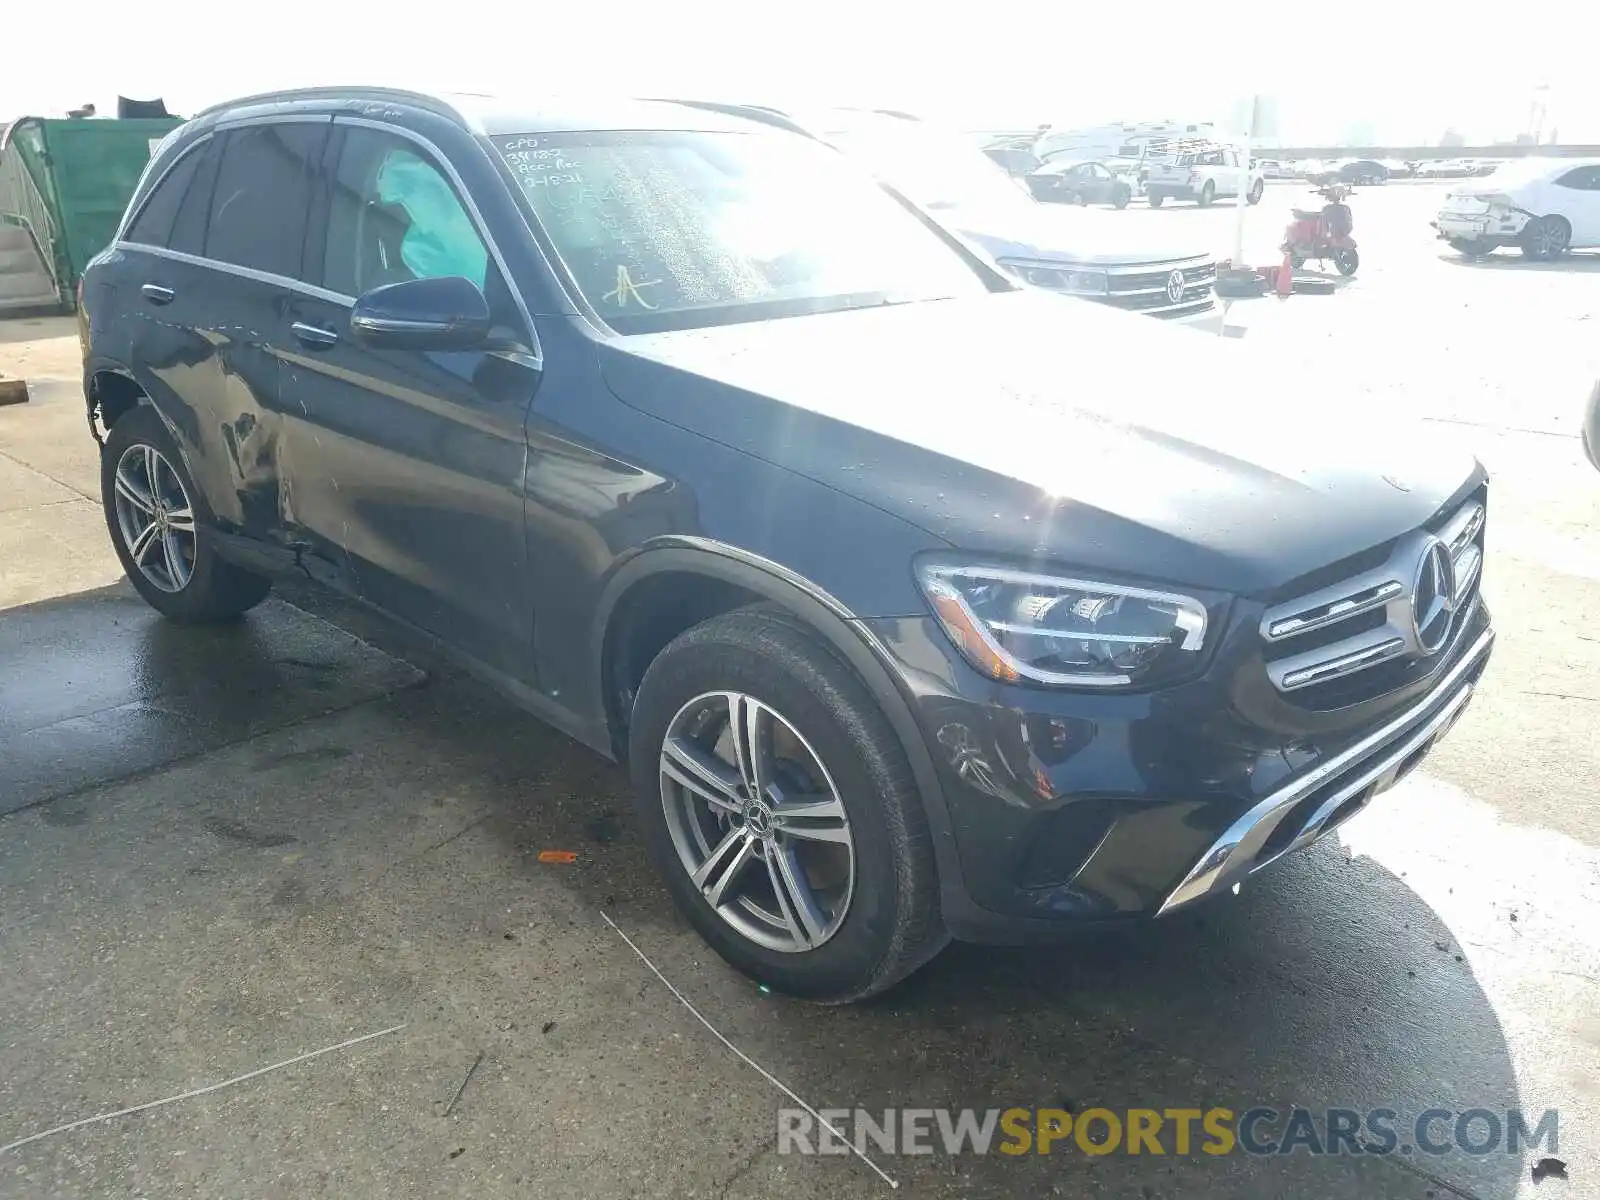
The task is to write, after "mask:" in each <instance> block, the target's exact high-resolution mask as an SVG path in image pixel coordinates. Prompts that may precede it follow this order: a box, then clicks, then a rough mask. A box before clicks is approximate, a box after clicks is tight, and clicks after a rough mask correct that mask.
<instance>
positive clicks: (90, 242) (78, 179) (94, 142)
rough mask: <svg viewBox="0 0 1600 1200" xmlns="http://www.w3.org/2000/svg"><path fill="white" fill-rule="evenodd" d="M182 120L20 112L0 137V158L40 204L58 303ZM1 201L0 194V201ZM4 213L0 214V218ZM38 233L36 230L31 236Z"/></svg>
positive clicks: (109, 234) (73, 288)
mask: <svg viewBox="0 0 1600 1200" xmlns="http://www.w3.org/2000/svg"><path fill="white" fill-rule="evenodd" d="M182 123H183V122H182V120H181V119H180V118H178V117H148V118H139V119H132V120H114V119H100V118H91V119H87V120H46V119H44V118H40V117H23V118H21V119H19V120H17V121H15V122H14V123H13V124H12V125H11V127H10V128H9V129H7V130H6V132H5V137H4V140H3V141H0V158H9V159H10V160H11V161H10V163H9V164H8V165H9V166H10V168H11V172H12V174H15V173H16V169H17V167H18V166H20V167H21V169H22V171H23V172H25V173H26V176H27V179H28V181H31V183H32V190H33V194H32V196H31V199H32V201H33V203H34V204H35V206H37V205H38V204H40V203H42V205H43V208H44V210H45V216H46V217H47V220H46V221H43V222H40V221H38V220H34V221H33V222H31V224H32V225H35V226H37V225H39V224H45V225H48V227H49V228H48V236H47V238H40V240H41V241H44V240H48V241H49V242H50V245H49V246H48V247H44V246H41V249H42V250H44V251H45V253H46V254H47V255H48V257H49V259H50V263H49V266H50V270H51V273H52V274H53V275H54V277H55V282H56V286H57V289H58V291H59V292H60V295H61V298H62V300H63V301H64V302H65V301H70V300H71V298H72V297H73V295H74V294H75V292H76V290H77V285H78V278H79V276H81V275H82V274H83V268H84V267H85V266H86V265H87V264H88V262H89V260H90V259H91V258H93V257H94V256H95V255H96V254H98V253H99V252H100V251H101V250H102V249H104V248H105V246H106V244H107V243H108V242H110V241H111V237H112V235H113V234H114V233H116V230H117V223H118V221H120V220H121V219H122V212H123V209H125V208H126V207H127V206H128V198H129V197H130V196H132V195H133V189H134V187H135V186H136V185H137V184H138V182H139V176H140V174H141V173H142V172H143V171H144V168H145V164H147V163H148V162H149V161H150V153H151V151H152V150H154V148H155V147H156V145H157V144H159V143H160V141H161V139H162V138H164V137H166V135H167V134H168V133H169V132H170V131H171V130H173V129H176V128H177V127H178V126H179V125H181V124H182ZM4 203H5V198H4V197H3V196H0V206H3V205H4ZM6 216H7V214H5V213H0V221H3V220H5V218H6ZM43 232H45V231H43V230H37V229H36V230H35V233H36V235H37V234H39V233H43Z"/></svg>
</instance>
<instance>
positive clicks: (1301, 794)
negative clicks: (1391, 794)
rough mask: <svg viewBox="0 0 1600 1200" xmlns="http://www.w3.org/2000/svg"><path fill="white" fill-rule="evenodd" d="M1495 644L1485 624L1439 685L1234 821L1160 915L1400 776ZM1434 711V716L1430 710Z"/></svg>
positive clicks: (1449, 717)
mask: <svg viewBox="0 0 1600 1200" xmlns="http://www.w3.org/2000/svg"><path fill="white" fill-rule="evenodd" d="M1493 644H1494V630H1492V629H1486V630H1484V631H1483V633H1482V634H1480V635H1479V636H1478V640H1477V641H1476V642H1474V643H1473V644H1472V648H1471V649H1470V650H1468V651H1467V652H1466V653H1465V654H1463V655H1462V656H1461V661H1460V662H1458V663H1456V665H1455V666H1453V667H1451V668H1450V671H1449V673H1448V674H1447V675H1446V676H1445V677H1444V678H1443V679H1442V680H1440V681H1439V684H1438V686H1436V687H1435V688H1434V689H1433V690H1432V691H1431V692H1429V693H1428V695H1427V696H1426V697H1424V698H1423V699H1422V700H1421V701H1420V702H1419V703H1417V704H1415V705H1413V706H1412V707H1411V708H1409V709H1407V710H1406V711H1405V712H1404V713H1402V714H1401V715H1400V716H1398V717H1396V718H1395V719H1394V720H1392V721H1390V722H1389V723H1388V724H1386V725H1384V726H1382V727H1381V728H1379V729H1377V730H1374V731H1373V732H1372V733H1370V734H1368V735H1367V736H1366V737H1364V738H1362V739H1361V740H1360V741H1359V742H1357V743H1356V744H1355V745H1354V746H1351V747H1350V748H1349V749H1348V750H1345V751H1343V752H1342V753H1340V754H1338V755H1335V756H1334V757H1333V758H1330V759H1329V760H1328V761H1327V762H1325V763H1323V764H1322V765H1321V766H1318V767H1315V768H1313V769H1312V770H1310V771H1307V772H1306V773H1305V774H1304V775H1301V776H1300V777H1299V778H1297V779H1295V780H1294V781H1293V782H1292V783H1289V784H1287V785H1286V786H1284V787H1282V788H1279V789H1278V790H1277V791H1276V792H1273V793H1272V795H1270V796H1268V797H1267V798H1266V799H1264V800H1262V801H1261V802H1260V803H1258V804H1256V805H1255V806H1254V807H1253V808H1251V809H1250V811H1248V812H1247V813H1245V814H1244V815H1243V816H1242V817H1240V818H1239V819H1238V820H1237V821H1235V822H1234V823H1233V824H1232V825H1230V826H1228V828H1227V829H1226V830H1225V831H1224V832H1223V834H1222V836H1221V837H1219V838H1218V839H1217V840H1216V841H1214V842H1213V843H1211V845H1210V847H1208V848H1207V850H1206V852H1205V853H1204V854H1202V855H1201V856H1200V861H1199V862H1197V863H1195V865H1194V866H1193V867H1192V868H1191V869H1190V871H1189V873H1188V874H1187V875H1185V876H1184V877H1183V881H1182V882H1181V883H1179V884H1178V886H1177V887H1175V888H1173V889H1172V892H1171V893H1170V894H1169V895H1168V896H1167V898H1166V899H1165V900H1164V901H1162V904H1161V908H1160V909H1159V910H1158V912H1157V914H1156V915H1157V916H1161V915H1164V914H1166V913H1169V912H1171V911H1172V910H1173V909H1176V908H1181V907H1183V906H1184V905H1185V904H1189V903H1191V902H1193V901H1195V900H1198V899H1200V898H1201V897H1202V896H1206V895H1210V894H1211V893H1212V892H1217V891H1220V890H1222V889H1223V888H1224V887H1229V886H1231V885H1232V884H1234V883H1235V882H1237V881H1238V880H1240V879H1242V878H1244V876H1246V875H1248V874H1250V873H1251V872H1252V871H1255V870H1258V869H1260V868H1261V867H1264V866H1266V865H1267V864H1268V863H1270V862H1274V861H1276V860H1277V859H1278V858H1281V857H1282V856H1283V855H1284V854H1287V853H1289V852H1290V851H1291V850H1297V849H1300V848H1301V847H1303V846H1306V845H1309V844H1310V843H1311V842H1312V841H1313V840H1315V839H1316V838H1318V837H1320V836H1321V835H1322V834H1323V833H1325V832H1327V830H1328V829H1329V828H1332V826H1331V825H1329V824H1328V822H1329V819H1330V818H1331V817H1332V816H1334V814H1335V813H1337V812H1338V810H1339V809H1340V807H1341V806H1343V805H1344V804H1345V803H1346V802H1347V801H1349V800H1350V799H1351V798H1352V797H1354V796H1357V795H1359V794H1360V793H1361V792H1362V790H1363V789H1365V788H1367V787H1370V786H1372V785H1373V784H1374V783H1376V784H1377V785H1378V787H1377V789H1376V791H1375V792H1374V795H1376V794H1377V791H1382V790H1383V789H1384V788H1385V787H1387V786H1388V785H1389V784H1391V783H1393V782H1394V781H1395V778H1396V777H1397V776H1398V774H1399V770H1400V768H1401V767H1402V766H1403V765H1404V764H1405V762H1406V760H1407V759H1409V758H1410V757H1411V756H1412V755H1413V754H1415V753H1416V752H1417V751H1418V750H1420V749H1422V748H1423V747H1424V746H1426V745H1427V744H1428V742H1429V741H1430V740H1431V739H1433V738H1436V737H1438V736H1439V735H1440V734H1441V733H1443V732H1444V731H1445V730H1446V729H1447V728H1448V727H1449V726H1450V725H1451V723H1453V722H1454V721H1455V719H1456V718H1457V717H1458V716H1460V715H1461V712H1462V710H1463V709H1464V708H1465V707H1466V705H1467V701H1468V700H1469V699H1471V697H1472V689H1473V686H1474V685H1473V684H1472V683H1465V684H1461V686H1460V687H1457V686H1456V685H1457V684H1458V683H1460V681H1461V679H1462V677H1463V676H1465V675H1467V674H1468V673H1470V672H1471V671H1472V670H1473V669H1474V668H1476V667H1477V666H1479V665H1480V664H1481V663H1482V662H1483V660H1484V658H1485V657H1486V656H1487V655H1488V653H1489V648H1490V646H1492V645H1493ZM1452 689H1454V690H1453V691H1452ZM1441 696H1445V697H1446V698H1445V700H1444V701H1443V703H1441V702H1440V697H1441ZM1430 713H1431V715H1427V714H1430ZM1396 739H1398V740H1396ZM1389 741H1394V745H1392V746H1390V747H1389V748H1388V749H1386V750H1384V751H1383V752H1382V754H1381V755H1379V756H1378V757H1377V758H1376V759H1375V760H1374V761H1372V762H1370V763H1367V764H1365V765H1362V759H1364V758H1366V757H1367V756H1368V755H1370V754H1372V753H1373V751H1374V750H1375V749H1376V748H1377V747H1379V746H1382V745H1383V744H1384V743H1385V742H1389ZM1352 768H1355V773H1354V774H1353V775H1352V776H1351V777H1350V779H1349V780H1348V781H1347V782H1346V783H1345V784H1344V785H1343V786H1341V787H1340V788H1339V790H1338V791H1336V792H1334V793H1333V795H1331V796H1329V797H1328V799H1327V800H1325V801H1324V802H1323V803H1322V804H1321V805H1320V806H1319V807H1318V808H1317V811H1316V812H1315V813H1314V814H1313V815H1312V817H1311V819H1310V820H1309V821H1308V822H1307V823H1306V827H1305V829H1304V830H1303V831H1302V832H1301V833H1300V834H1298V835H1296V837H1295V839H1294V841H1293V842H1291V843H1290V844H1289V845H1287V846H1285V847H1284V848H1283V850H1282V851H1281V852H1279V853H1277V854H1273V855H1271V856H1270V857H1268V858H1265V859H1261V860H1259V861H1258V860H1257V858H1256V855H1257V854H1258V853H1259V851H1260V850H1261V847H1262V845H1263V844H1264V843H1265V842H1266V841H1267V839H1268V838H1269V837H1271V836H1272V832H1273V830H1275V829H1276V828H1277V827H1278V823H1279V822H1280V821H1282V820H1283V819H1284V818H1285V817H1287V816H1288V815H1289V813H1290V811H1291V810H1292V809H1293V808H1294V806H1295V805H1297V804H1299V803H1300V802H1301V801H1302V800H1304V799H1305V798H1306V797H1307V796H1309V795H1310V794H1311V793H1312V792H1314V791H1316V790H1317V789H1318V788H1320V787H1323V786H1325V785H1326V784H1328V783H1329V782H1330V781H1333V780H1335V779H1337V778H1338V777H1339V776H1340V775H1341V774H1342V773H1344V772H1346V771H1349V770H1351V769H1352Z"/></svg>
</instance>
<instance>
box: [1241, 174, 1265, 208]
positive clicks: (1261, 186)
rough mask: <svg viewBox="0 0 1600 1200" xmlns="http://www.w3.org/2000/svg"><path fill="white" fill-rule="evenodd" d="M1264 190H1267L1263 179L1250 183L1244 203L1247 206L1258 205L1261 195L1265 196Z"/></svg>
mask: <svg viewBox="0 0 1600 1200" xmlns="http://www.w3.org/2000/svg"><path fill="white" fill-rule="evenodd" d="M1266 190H1267V183H1266V180H1264V179H1258V180H1256V181H1255V182H1254V183H1252V184H1251V185H1250V191H1249V193H1248V194H1247V195H1246V196H1245V202H1246V203H1247V204H1260V203H1261V197H1262V195H1264V194H1265V192H1266Z"/></svg>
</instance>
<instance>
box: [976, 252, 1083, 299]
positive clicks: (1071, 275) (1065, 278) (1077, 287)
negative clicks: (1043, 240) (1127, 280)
mask: <svg viewBox="0 0 1600 1200" xmlns="http://www.w3.org/2000/svg"><path fill="white" fill-rule="evenodd" d="M1000 265H1001V266H1002V267H1004V268H1005V269H1006V270H1008V271H1010V272H1011V273H1012V274H1013V275H1015V276H1016V277H1017V278H1018V279H1021V280H1025V281H1026V282H1028V283H1031V284H1033V285H1034V287H1042V288H1049V289H1050V290H1051V291H1053V292H1071V293H1072V294H1073V295H1076V296H1104V295H1105V294H1106V293H1107V292H1108V291H1109V290H1110V285H1109V284H1108V283H1107V282H1106V273H1105V272H1104V271H1073V270H1069V269H1068V268H1066V267H1049V266H1044V265H1042V264H1039V263H1026V262H1018V261H1016V260H1015V259H1001V260H1000Z"/></svg>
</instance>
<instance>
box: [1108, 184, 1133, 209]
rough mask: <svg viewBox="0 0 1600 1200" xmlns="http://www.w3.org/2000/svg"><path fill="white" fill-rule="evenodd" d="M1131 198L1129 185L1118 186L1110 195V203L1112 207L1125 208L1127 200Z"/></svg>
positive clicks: (1131, 191)
mask: <svg viewBox="0 0 1600 1200" xmlns="http://www.w3.org/2000/svg"><path fill="white" fill-rule="evenodd" d="M1132 199H1133V189H1132V188H1130V187H1119V188H1118V189H1117V190H1116V192H1115V194H1114V195H1113V196H1112V197H1111V203H1112V205H1113V206H1114V207H1116V208H1119V209H1122V208H1127V207H1128V202H1129V201H1130V200H1132Z"/></svg>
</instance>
